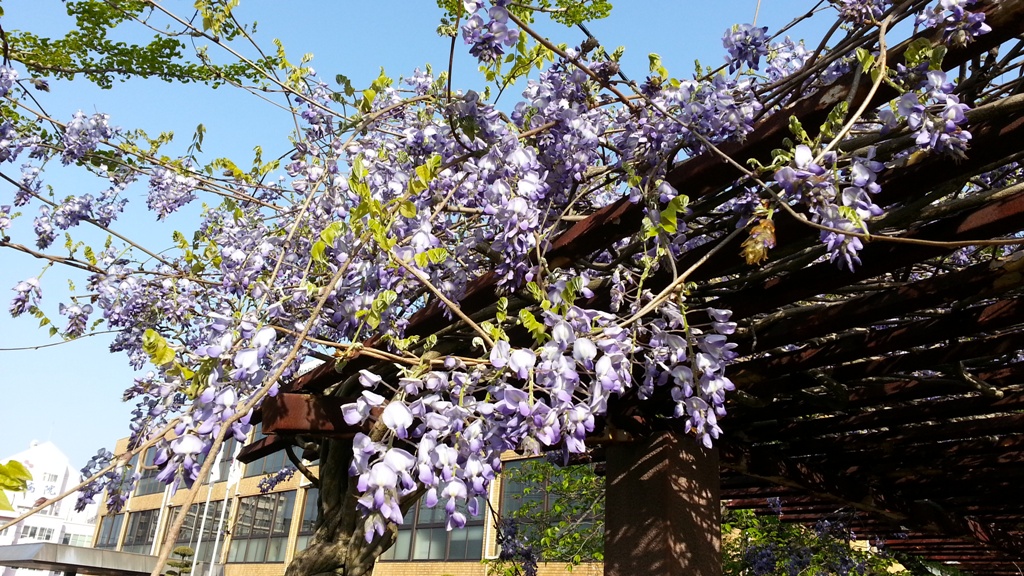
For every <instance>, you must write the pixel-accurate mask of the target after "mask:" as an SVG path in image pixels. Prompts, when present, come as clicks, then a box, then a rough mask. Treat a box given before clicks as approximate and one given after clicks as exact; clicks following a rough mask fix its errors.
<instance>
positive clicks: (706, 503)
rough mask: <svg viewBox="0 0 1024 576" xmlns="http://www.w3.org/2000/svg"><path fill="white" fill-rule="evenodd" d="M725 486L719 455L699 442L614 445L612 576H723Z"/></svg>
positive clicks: (609, 480)
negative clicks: (721, 482) (721, 494)
mask: <svg viewBox="0 0 1024 576" xmlns="http://www.w3.org/2000/svg"><path fill="white" fill-rule="evenodd" d="M718 485H719V479H718V450H717V449H711V450H707V449H705V448H704V447H703V446H700V445H698V443H697V441H696V440H694V439H693V438H692V437H684V436H680V435H678V434H674V433H669V432H663V433H659V434H657V435H655V436H654V437H653V438H651V439H649V440H645V441H642V442H634V443H623V444H613V445H611V446H609V447H608V451H607V476H606V478H605V488H606V491H607V492H606V495H605V498H606V505H605V542H604V553H605V565H604V573H605V575H606V576H637V575H644V576H647V575H650V576H657V575H662V574H664V575H675V574H686V575H687V576H721V574H722V552H721V539H722V526H721V520H722V519H721V504H720V502H719V487H718Z"/></svg>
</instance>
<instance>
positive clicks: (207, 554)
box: [167, 500, 224, 562]
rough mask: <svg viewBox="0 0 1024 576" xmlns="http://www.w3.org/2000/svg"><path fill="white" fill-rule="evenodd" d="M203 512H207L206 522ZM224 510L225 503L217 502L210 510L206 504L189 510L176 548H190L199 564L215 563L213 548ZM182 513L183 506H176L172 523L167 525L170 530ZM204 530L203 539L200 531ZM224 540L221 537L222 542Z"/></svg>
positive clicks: (172, 510)
mask: <svg viewBox="0 0 1024 576" xmlns="http://www.w3.org/2000/svg"><path fill="white" fill-rule="evenodd" d="M203 510H206V514H205V521H204V519H203V516H204V515H203V513H202V512H203ZM223 510H224V501H223V500H217V501H213V502H210V508H209V509H207V508H206V503H205V502H204V503H202V504H199V503H197V504H193V505H192V506H190V507H189V509H188V516H186V517H185V523H184V524H182V526H181V531H180V532H178V538H177V540H175V541H174V544H175V546H188V547H189V548H191V549H192V551H193V552H195V558H196V560H197V561H199V562H212V561H213V551H214V550H213V547H214V543H215V542H216V541H217V526H218V525H219V523H220V516H221V512H222V511H223ZM179 512H181V506H175V507H174V508H172V509H171V514H170V516H169V517H170V518H171V519H172V520H171V522H168V523H167V528H168V529H169V528H170V526H171V523H173V522H174V519H176V518H177V517H178V513H179ZM200 528H202V534H203V537H202V539H200V538H199V529H200ZM223 541H224V538H223V537H221V542H223Z"/></svg>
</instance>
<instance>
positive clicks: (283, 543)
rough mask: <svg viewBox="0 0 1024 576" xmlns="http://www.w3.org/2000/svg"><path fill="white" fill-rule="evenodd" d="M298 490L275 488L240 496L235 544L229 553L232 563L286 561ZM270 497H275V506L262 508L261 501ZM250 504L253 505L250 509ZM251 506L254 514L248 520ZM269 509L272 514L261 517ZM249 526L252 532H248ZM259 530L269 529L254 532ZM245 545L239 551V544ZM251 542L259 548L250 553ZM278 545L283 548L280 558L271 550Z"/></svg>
mask: <svg viewBox="0 0 1024 576" xmlns="http://www.w3.org/2000/svg"><path fill="white" fill-rule="evenodd" d="M296 492H297V491H296V490H288V491H286V492H271V493H269V494H258V495H255V496H248V497H245V498H240V499H239V500H238V511H237V512H236V514H235V521H234V523H233V524H232V526H231V545H230V546H228V554H227V563H228V564H281V563H283V562H284V561H285V558H287V556H288V537H289V534H290V532H291V526H292V522H294V520H295V518H294V516H295V496H296ZM268 500H272V504H271V507H270V508H261V507H260V504H261V502H266V501H268ZM246 506H250V507H251V508H250V509H246ZM250 510H251V512H252V514H251V517H249V518H248V520H246V515H247V514H249V512H250ZM265 510H269V512H270V515H269V518H268V517H264V518H261V517H260V512H261V511H265ZM264 516H265V515H264ZM246 522H248V524H246ZM264 524H265V527H264ZM246 528H247V529H248V533H246ZM255 531H259V532H265V533H263V534H257V535H253V532H255ZM261 543H262V545H261ZM278 544H279V546H278ZM242 545H244V546H245V548H244V549H241V551H239V550H240V548H239V546H242ZM251 546H255V548H254V550H256V552H254V553H250V550H249V548H250V547H251ZM261 546H262V551H261ZM275 549H276V550H280V559H279V560H276V559H275V560H269V559H268V558H271V552H272V551H274V550H275ZM275 557H276V556H275Z"/></svg>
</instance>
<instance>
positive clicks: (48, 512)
mask: <svg viewBox="0 0 1024 576" xmlns="http://www.w3.org/2000/svg"><path fill="white" fill-rule="evenodd" d="M39 513H40V514H42V515H43V516H59V515H60V502H54V503H53V504H51V505H49V506H47V507H46V508H43V509H42V510H40V511H39Z"/></svg>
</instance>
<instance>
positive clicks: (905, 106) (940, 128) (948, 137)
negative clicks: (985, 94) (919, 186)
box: [897, 70, 971, 158]
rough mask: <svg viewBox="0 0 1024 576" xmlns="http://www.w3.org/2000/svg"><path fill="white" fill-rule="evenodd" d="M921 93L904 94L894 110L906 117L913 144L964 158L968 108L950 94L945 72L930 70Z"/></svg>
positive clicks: (951, 88) (950, 89) (949, 85)
mask: <svg viewBox="0 0 1024 576" xmlns="http://www.w3.org/2000/svg"><path fill="white" fill-rule="evenodd" d="M922 92H923V94H922V93H917V92H908V93H906V94H904V95H903V97H902V98H900V101H899V105H898V107H897V110H898V111H899V113H900V114H901V115H903V116H906V118H907V126H908V127H909V128H910V129H911V130H913V131H914V135H915V136H916V138H915V142H916V143H917V145H918V147H920V148H921V149H923V150H931V151H934V152H938V153H943V154H947V155H949V156H953V157H955V158H963V157H965V152H966V150H967V146H968V143H969V142H970V141H971V133H970V132H969V131H967V130H965V129H964V128H963V125H964V124H966V123H967V116H966V112H967V111H968V110H969V109H970V108H969V107H968V106H967V105H966V104H963V103H961V102H960V99H959V98H957V97H956V95H954V94H952V92H953V85H952V84H951V83H949V82H946V73H945V72H942V71H941V70H930V71H929V72H928V74H927V76H926V81H925V85H924V86H923V88H922Z"/></svg>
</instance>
